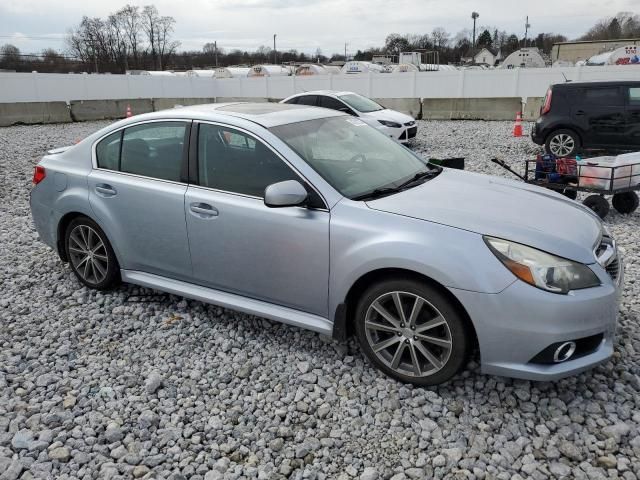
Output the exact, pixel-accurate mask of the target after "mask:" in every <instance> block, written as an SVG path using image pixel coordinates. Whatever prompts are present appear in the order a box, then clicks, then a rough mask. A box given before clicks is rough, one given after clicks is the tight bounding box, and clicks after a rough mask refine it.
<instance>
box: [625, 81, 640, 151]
mask: <svg viewBox="0 0 640 480" xmlns="http://www.w3.org/2000/svg"><path fill="white" fill-rule="evenodd" d="M625 90H626V97H627V128H626V130H627V134H626V137H627V139H628V141H629V143H630V144H631V145H633V146H634V147H640V86H633V87H625Z"/></svg>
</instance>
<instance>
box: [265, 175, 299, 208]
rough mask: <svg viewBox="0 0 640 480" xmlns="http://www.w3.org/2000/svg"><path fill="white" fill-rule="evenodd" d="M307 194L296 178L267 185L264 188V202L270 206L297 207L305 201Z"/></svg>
mask: <svg viewBox="0 0 640 480" xmlns="http://www.w3.org/2000/svg"><path fill="white" fill-rule="evenodd" d="M308 196H309V194H308V193H307V190H306V189H305V188H304V187H303V186H302V184H301V183H300V182H298V181H297V180H286V181H284V182H278V183H274V184H271V185H269V186H268V187H267V188H265V190H264V204H265V205H266V206H267V207H270V208H282V207H297V206H299V205H302V204H304V203H305V202H306V201H307V197H308Z"/></svg>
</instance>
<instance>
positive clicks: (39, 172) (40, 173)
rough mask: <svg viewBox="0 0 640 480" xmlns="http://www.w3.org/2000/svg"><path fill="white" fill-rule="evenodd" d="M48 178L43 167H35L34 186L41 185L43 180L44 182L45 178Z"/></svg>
mask: <svg viewBox="0 0 640 480" xmlns="http://www.w3.org/2000/svg"><path fill="white" fill-rule="evenodd" d="M46 176H47V172H46V171H45V169H44V167H43V166H41V165H36V166H35V167H33V184H34V185H37V184H39V183H40V182H41V181H42V180H44V177H46Z"/></svg>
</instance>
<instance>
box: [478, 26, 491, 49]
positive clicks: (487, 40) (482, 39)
mask: <svg viewBox="0 0 640 480" xmlns="http://www.w3.org/2000/svg"><path fill="white" fill-rule="evenodd" d="M492 44H493V38H492V37H491V33H490V32H489V30H487V29H485V30H483V32H482V33H481V34H480V36H479V37H478V41H477V43H476V45H477V47H478V49H480V48H483V47H486V48H491V45H492Z"/></svg>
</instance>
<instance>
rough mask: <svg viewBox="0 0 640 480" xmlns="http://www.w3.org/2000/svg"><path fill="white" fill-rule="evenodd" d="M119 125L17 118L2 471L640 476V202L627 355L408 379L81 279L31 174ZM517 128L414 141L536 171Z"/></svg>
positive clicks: (3, 267)
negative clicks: (550, 374)
mask: <svg viewBox="0 0 640 480" xmlns="http://www.w3.org/2000/svg"><path fill="white" fill-rule="evenodd" d="M107 124H108V122H91V123H78V124H60V125H40V126H16V127H9V128H1V129H0V285H1V286H0V471H3V470H5V471H7V472H8V471H11V472H13V473H11V475H12V476H13V477H14V478H24V479H25V480H29V479H30V478H36V479H40V478H60V479H70V478H82V479H85V478H86V479H90V478H132V477H133V478H143V477H145V476H146V477H147V478H157V479H169V478H172V479H174V480H181V479H182V478H194V479H200V480H202V479H206V480H214V479H217V478H225V479H226V478H229V479H235V478H273V479H281V478H283V476H284V477H288V478H292V479H296V480H298V479H303V478H305V479H306V478H308V479H314V478H315V479H318V480H322V479H328V478H348V479H353V478H360V477H361V476H363V475H365V478H367V477H366V476H367V475H373V473H372V472H375V473H376V474H377V475H378V477H377V478H380V479H381V478H385V479H389V478H394V479H396V480H402V479H403V478H404V479H406V478H420V479H422V478H434V479H435V478H437V479H442V478H476V479H478V480H482V479H484V478H492V479H500V480H501V479H507V480H509V479H512V478H513V479H518V478H532V479H534V480H541V479H545V478H548V477H551V478H567V479H568V478H576V479H596V478H607V477H611V478H619V479H624V480H632V479H636V476H635V475H636V474H637V472H640V440H639V438H640V414H638V413H637V412H639V411H640V395H638V391H639V390H640V381H639V380H638V378H639V375H640V370H638V365H640V327H639V326H638V325H639V320H640V318H639V317H640V260H639V259H638V258H639V257H638V254H639V253H640V212H636V213H634V214H633V215H629V216H623V215H619V214H617V213H616V212H615V211H613V210H612V211H611V213H610V214H609V217H607V220H606V224H607V225H608V227H609V228H610V229H611V230H612V232H613V234H614V235H615V237H616V239H617V241H618V244H619V245H620V247H621V248H623V249H624V250H625V251H626V260H625V264H626V280H627V283H626V287H625V290H624V292H622V297H621V305H620V311H619V323H618V327H617V336H616V342H615V345H614V348H615V355H614V357H613V358H612V359H611V360H609V361H607V362H605V363H604V364H603V365H600V366H598V367H596V368H595V369H593V370H590V371H587V372H584V373H581V374H579V375H577V376H575V377H571V378H567V379H564V380H559V381H557V382H543V383H536V382H523V381H515V380H510V379H506V378H501V377H491V376H485V375H482V374H481V373H480V372H479V368H478V362H477V358H475V359H473V360H472V361H471V363H470V364H469V368H468V369H467V370H466V371H465V372H463V373H461V374H460V375H458V376H457V377H455V378H454V379H453V380H452V381H451V382H449V383H447V384H446V385H442V386H438V387H434V388H430V389H423V388H416V387H411V386H403V385H401V384H399V383H397V382H395V381H393V380H390V379H388V378H387V377H385V376H384V375H383V374H381V373H380V372H379V371H377V370H376V369H375V368H373V367H372V366H371V365H370V364H369V363H368V362H366V361H365V359H364V357H363V356H362V354H361V352H360V350H359V348H358V347H357V345H356V342H355V341H354V340H350V341H349V342H346V343H344V344H343V343H337V342H333V341H332V340H330V339H328V338H325V337H321V336H319V335H317V334H315V333H313V332H309V331H304V330H301V329H297V328H293V327H289V326H286V325H281V324H278V323H275V322H270V321H265V320H264V319H259V318H256V317H253V316H250V315H245V314H242V313H238V312H234V311H231V310H226V309H223V308H220V307H216V306H212V305H206V304H203V303H200V302H196V301H191V300H185V299H183V298H180V297H175V296H172V295H168V294H164V293H162V292H157V291H153V290H149V289H145V288H140V287H135V286H132V285H123V286H121V287H119V288H117V289H115V290H112V291H108V292H96V291H91V290H88V289H86V288H84V287H82V286H80V284H79V283H78V282H77V281H76V280H75V278H74V277H73V275H72V274H71V272H70V271H69V268H68V267H67V266H65V265H64V264H62V263H61V262H60V260H59V259H58V258H57V255H56V254H55V252H53V251H51V250H50V249H49V248H48V247H46V246H45V245H43V244H42V243H41V242H39V241H38V240H37V234H36V232H35V230H34V228H33V225H32V221H31V217H30V214H29V205H28V201H29V190H30V188H31V169H32V166H33V165H34V164H35V163H36V162H37V160H38V158H39V157H40V156H41V155H42V154H43V152H44V151H45V150H46V149H50V148H54V147H57V146H61V145H68V144H72V143H73V142H74V141H75V140H76V139H78V138H83V137H85V136H87V135H88V134H89V133H92V132H94V131H96V130H97V129H99V128H101V127H102V126H105V125H107ZM512 127H513V124H512V123H511V122H475V121H460V122H424V121H420V122H419V128H420V130H419V134H418V135H419V136H418V138H417V139H416V142H415V144H414V145H413V148H414V149H415V150H416V151H418V152H421V153H422V154H423V155H424V156H426V157H432V158H444V157H466V166H467V169H468V170H470V171H474V172H480V173H490V174H497V175H501V176H506V177H509V178H511V177H510V175H509V174H508V173H507V172H505V171H504V170H502V169H501V168H499V167H498V166H496V165H494V164H493V163H491V162H490V161H489V160H490V159H491V158H492V157H495V156H498V157H501V158H503V159H505V160H507V161H509V162H510V163H512V164H513V165H514V167H516V168H517V169H519V168H520V162H522V161H523V160H525V159H527V158H533V156H534V155H535V153H536V151H537V150H538V147H537V146H535V145H533V144H532V143H531V141H530V140H529V139H527V138H513V137H512V136H511V129H512ZM488 208H489V207H488ZM169 319H170V321H169ZM29 432H30V433H29ZM16 436H17V439H16ZM605 458H606V460H605ZM598 459H600V460H598ZM614 461H615V462H614ZM612 472H613V473H612ZM614 473H615V475H614ZM0 475H3V474H0ZM4 475H5V477H6V475H7V474H6V473H5V474H4ZM5 477H2V478H3V480H4V478H5ZM7 478H8V477H7ZM12 480H13V479H12ZM636 480H637V479H636Z"/></svg>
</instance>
